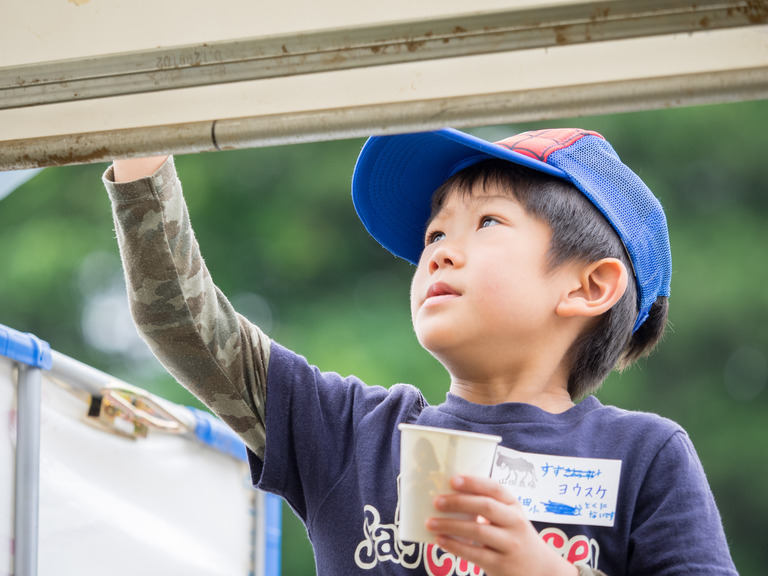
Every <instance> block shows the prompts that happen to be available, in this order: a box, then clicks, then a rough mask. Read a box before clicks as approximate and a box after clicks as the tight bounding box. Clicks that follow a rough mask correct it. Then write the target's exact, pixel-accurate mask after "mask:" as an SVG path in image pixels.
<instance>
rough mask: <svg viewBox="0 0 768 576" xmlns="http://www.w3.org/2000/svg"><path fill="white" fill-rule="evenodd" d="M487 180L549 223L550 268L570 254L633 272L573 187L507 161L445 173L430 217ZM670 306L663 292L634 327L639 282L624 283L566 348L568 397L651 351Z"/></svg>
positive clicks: (613, 236)
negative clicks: (607, 307)
mask: <svg viewBox="0 0 768 576" xmlns="http://www.w3.org/2000/svg"><path fill="white" fill-rule="evenodd" d="M489 186H497V187H498V188H499V189H501V190H504V191H506V192H508V193H509V194H510V196H512V197H513V198H514V199H515V200H517V201H518V202H519V203H520V205H521V206H522V207H523V209H524V210H525V211H526V213H528V214H529V215H531V216H533V217H534V218H538V219H540V220H542V221H544V222H546V223H547V224H548V225H549V226H550V228H551V229H552V240H551V245H550V247H549V258H548V262H547V269H548V270H549V271H554V270H556V269H557V268H558V267H559V266H562V265H563V264H565V263H566V262H571V261H574V260H581V261H584V262H595V261H597V260H600V259H602V258H618V259H619V260H620V261H621V262H622V263H623V264H624V266H626V268H627V271H628V272H629V273H630V274H632V270H633V269H632V263H631V261H630V259H629V255H628V254H627V251H626V249H625V248H624V244H623V243H622V241H621V239H620V238H619V235H618V234H617V233H616V231H615V230H614V229H613V227H612V226H611V224H610V223H609V222H608V221H607V220H606V219H605V217H604V216H603V215H602V214H601V213H600V211H599V210H598V209H597V208H596V207H595V206H594V204H592V203H591V202H590V201H589V200H588V199H587V197H586V196H584V194H582V193H581V191H580V190H579V189H578V188H576V187H575V186H574V185H573V184H571V183H570V182H567V181H565V180H562V179H559V178H555V177H553V176H549V175H547V174H544V173H542V172H537V171H535V170H532V169H530V168H526V167H523V166H519V165H517V164H513V163H511V162H506V161H504V160H496V159H491V160H483V161H481V162H478V163H476V164H473V165H471V166H469V167H467V168H465V169H463V170H461V171H460V172H458V173H456V174H455V175H453V176H452V177H451V178H449V179H448V180H447V181H446V182H444V183H443V185H442V186H440V187H439V188H438V189H437V190H436V191H435V193H434V195H433V196H432V217H434V216H435V215H436V214H437V212H438V211H439V210H440V208H441V207H442V205H443V203H444V202H445V199H446V197H447V196H448V195H449V193H453V192H459V193H461V194H463V195H467V196H468V195H471V194H472V191H473V190H474V189H475V188H476V187H479V188H480V189H482V190H486V189H487V188H488V187H489ZM430 220H431V218H430ZM632 277H633V278H634V275H632ZM667 309H668V304H667V299H666V298H664V297H660V298H658V299H657V300H656V302H655V303H654V304H653V306H652V307H651V310H650V314H649V317H648V318H647V319H646V320H645V322H644V323H643V324H642V325H641V326H640V327H639V328H638V329H637V330H636V331H635V333H634V334H633V333H632V329H633V327H634V325H635V320H636V319H637V315H638V297H637V286H636V283H635V282H628V283H627V290H626V292H625V293H624V295H623V296H622V298H621V299H620V300H619V302H617V303H616V304H615V305H614V306H613V307H612V308H611V309H610V310H608V311H607V312H606V313H604V314H602V315H601V316H599V317H598V318H595V320H594V321H593V322H592V323H591V324H590V325H589V327H588V328H587V329H586V330H585V331H584V332H583V333H582V334H581V335H580V336H579V337H578V338H577V339H576V340H575V341H574V343H573V344H572V346H571V348H570V350H569V351H568V355H569V358H570V361H571V362H570V364H571V367H570V374H569V377H568V393H569V394H570V395H571V398H574V399H576V398H581V397H583V396H586V395H587V394H590V393H592V392H594V391H595V390H597V389H598V388H599V387H600V385H601V384H602V382H603V380H604V379H605V377H606V376H607V375H608V374H609V373H610V372H611V370H613V369H614V368H616V369H619V370H622V369H624V368H626V367H627V366H629V365H630V364H632V363H633V362H634V361H636V360H638V359H640V358H642V357H644V356H647V355H648V354H650V353H651V351H652V350H653V349H654V347H655V346H656V344H657V343H658V342H659V341H660V340H661V338H662V336H663V334H664V329H665V327H666V323H667Z"/></svg>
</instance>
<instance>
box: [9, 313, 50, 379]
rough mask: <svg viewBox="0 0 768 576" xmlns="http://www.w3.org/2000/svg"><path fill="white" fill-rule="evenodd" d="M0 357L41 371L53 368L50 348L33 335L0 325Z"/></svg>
mask: <svg viewBox="0 0 768 576" xmlns="http://www.w3.org/2000/svg"><path fill="white" fill-rule="evenodd" d="M0 356H6V357H7V358H10V359H11V360H15V361H16V362H21V363H23V364H28V365H29V366H34V367H36V368H42V369H43V370H50V369H51V367H52V366H53V357H52V356H51V346H50V344H48V342H46V341H45V340H41V339H40V338H38V337H37V336H35V335H34V334H29V333H25V332H19V331H18V330H14V329H13V328H8V326H4V325H3V324H0Z"/></svg>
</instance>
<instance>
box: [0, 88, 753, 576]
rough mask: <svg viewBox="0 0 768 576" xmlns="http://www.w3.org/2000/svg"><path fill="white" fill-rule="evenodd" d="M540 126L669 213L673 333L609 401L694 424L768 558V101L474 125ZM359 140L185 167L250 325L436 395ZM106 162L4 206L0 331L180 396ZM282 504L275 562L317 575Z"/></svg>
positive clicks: (25, 190) (608, 391) (337, 366)
mask: <svg viewBox="0 0 768 576" xmlns="http://www.w3.org/2000/svg"><path fill="white" fill-rule="evenodd" d="M546 126H579V127H582V128H588V129H593V130H597V131H598V132H600V133H602V134H604V135H605V136H606V137H607V139H608V140H609V141H610V142H611V143H612V144H613V146H614V148H615V149H616V150H617V152H618V153H619V154H620V155H621V157H622V159H623V160H624V161H625V162H626V163H627V164H629V165H630V166H631V167H632V168H633V169H634V170H635V171H636V172H637V173H638V174H640V176H641V177H642V178H643V179H644V180H645V181H646V183H647V184H648V185H649V186H650V188H651V189H652V190H654V192H655V193H656V195H657V196H658V197H659V198H660V200H661V202H662V204H663V205H664V207H665V209H666V212H667V217H668V221H669V226H670V236H671V244H672V255H673V280H672V296H671V299H670V320H671V330H670V331H669V333H668V335H667V337H666V340H665V341H664V342H663V343H662V344H661V346H660V348H659V350H658V351H657V352H656V353H654V355H652V356H651V357H650V358H649V359H647V360H645V361H643V362H641V363H640V365H638V366H636V367H634V368H631V369H629V370H628V371H626V372H624V373H623V374H613V375H611V376H610V377H609V378H608V381H607V382H606V383H605V385H604V387H603V389H602V390H601V391H600V392H599V393H598V396H599V397H600V399H601V400H602V401H603V402H604V403H611V404H616V405H618V406H621V407H623V408H628V409H633V410H645V411H652V412H656V413H659V414H662V415H663V416H666V417H668V418H671V419H673V420H676V421H677V422H679V423H680V424H681V425H682V426H683V427H684V428H686V430H687V431H688V432H689V434H690V436H691V438H692V440H693V442H694V445H695V446H696V448H697V450H698V452H699V455H700V457H701V460H702V462H703V465H704V468H705V470H706V472H707V475H708V478H709V481H710V484H711V487H712V490H713V492H714V494H715V498H716V500H717V502H718V505H719V507H720V510H721V513H722V516H723V522H724V524H725V528H726V534H727V535H728V538H729V542H730V545H731V550H732V553H733V557H734V560H735V561H736V565H737V568H738V569H739V571H740V573H741V574H743V575H745V576H746V575H758V574H762V573H763V570H764V567H765V566H766V565H768V546H766V544H765V540H766V535H767V534H768V520H766V519H767V518H768V496H767V495H766V491H765V489H764V485H765V480H766V478H768V442H766V439H767V436H768V419H767V418H766V416H768V392H767V391H766V383H767V382H768V257H767V256H766V248H767V247H768V226H766V224H767V223H768V193H767V192H768V190H767V187H766V184H765V165H766V162H767V161H768V156H766V150H768V131H767V130H766V127H768V101H757V102H745V103H737V104H721V105H715V106H701V107H691V108H680V109H666V110H657V111H649V112H637V113H626V114H617V115H610V116H595V117H585V118H576V119H565V120H558V121H554V122H546V123H542V122H535V123H521V124H518V125H515V126H495V127H482V128H477V129H474V130H470V131H472V132H474V133H476V134H478V135H480V136H482V137H485V138H488V139H490V140H495V139H500V138H502V137H504V136H507V135H510V134H512V133H515V132H519V131H522V130H528V129H534V128H540V127H546ZM362 143H363V140H362V139H355V140H343V141H335V142H324V143H318V144H303V145H292V146H283V147H274V148H262V149H253V150H241V151H231V152H221V153H212V154H201V155H194V156H183V157H178V158H177V165H178V169H179V173H180V175H181V179H182V182H183V183H184V187H185V194H186V197H187V201H188V203H189V209H190V214H191V218H192V222H193V226H194V228H195V231H196V234H197V237H198V240H199V242H200V245H201V249H202V253H203V256H204V257H205V259H206V262H207V264H208V266H209V268H210V269H211V272H212V275H213V278H214V280H215V281H216V283H217V284H218V285H219V287H220V288H221V289H222V290H223V291H224V293H225V294H227V295H228V297H229V298H230V299H231V300H232V301H233V302H234V303H235V306H236V307H237V308H238V309H239V310H240V311H241V312H242V313H244V314H245V315H246V316H248V317H249V318H251V319H252V320H253V321H255V322H257V323H258V324H259V325H260V326H262V328H264V329H265V330H266V332H267V333H268V334H269V335H270V336H271V337H273V338H275V339H276V340H278V341H280V342H281V343H282V344H284V345H286V346H288V347H290V348H293V349H294V350H297V351H298V352H300V353H301V354H303V355H305V356H306V357H307V358H308V359H309V360H310V361H311V362H313V363H315V364H317V365H318V366H320V367H321V368H322V369H326V370H335V371H337V372H340V373H344V374H348V373H354V374H357V375H358V376H360V377H361V378H362V379H363V380H365V381H366V382H368V383H370V384H382V385H391V384H393V383H396V382H410V383H413V384H416V385H418V386H420V387H421V388H422V389H423V390H424V392H425V394H426V396H427V397H428V399H429V400H430V401H432V402H440V401H441V400H442V399H443V398H444V395H445V392H446V390H447V386H448V378H447V376H446V374H445V373H444V371H443V369H442V368H441V367H440V365H439V364H438V363H437V362H436V361H434V360H433V359H432V358H431V357H430V356H429V355H428V354H427V353H426V352H424V351H423V350H422V349H421V348H420V347H419V345H418V343H417V342H416V339H415V337H414V336H413V334H412V330H411V325H410V318H409V312H408V304H407V302H408V287H409V281H410V275H411V273H412V271H413V268H412V267H411V266H410V265H408V264H407V263H405V262H403V261H400V260H397V259H396V258H394V257H392V256H391V255H389V253H388V252H386V251H385V250H383V249H381V248H380V247H379V246H378V245H377V244H376V242H375V241H374V240H372V239H371V238H370V237H369V236H368V235H367V233H366V232H365V231H364V229H363V227H362V225H361V224H360V223H359V221H358V220H357V217H356V216H355V213H354V208H353V206H352V202H351V200H350V191H349V188H350V179H351V174H352V168H353V166H354V162H355V159H356V157H357V153H358V151H359V149H360V147H361V145H362ZM105 168H106V165H105V164H96V165H88V166H74V167H61V168H48V169H46V170H44V171H43V172H41V173H40V174H39V175H37V176H35V177H34V178H33V179H32V180H30V181H29V182H28V183H26V184H25V185H24V186H22V187H21V188H20V189H19V190H17V191H16V192H14V193H13V194H11V195H10V196H8V197H7V198H5V199H4V200H2V202H1V203H0V302H2V304H0V323H2V324H5V325H7V326H10V327H12V328H15V329H17V330H21V331H24V332H32V333H34V334H36V335H37V336H39V337H41V338H43V339H44V340H47V341H48V342H50V344H51V345H52V347H54V348H55V349H56V350H58V351H59V352H62V353H64V354H67V355H69V356H72V357H74V358H77V359H78V360H81V361H83V362H85V363H87V364H90V365H92V366H95V367H97V368H100V369H102V370H104V371H107V372H110V373H112V374H114V375H115V376H118V377H119V378H122V379H124V380H126V381H127V382H130V383H132V384H135V385H138V386H141V387H144V388H146V389H148V390H150V391H152V392H155V393H158V394H160V395H162V396H165V397H167V398H170V399H171V400H173V401H176V402H179V403H183V404H190V405H197V406H199V404H198V403H197V401H196V400H195V399H194V398H192V397H191V396H190V395H189V394H188V393H187V392H186V391H185V390H183V389H181V388H180V387H179V386H178V385H177V384H176V383H175V382H173V380H172V379H171V378H170V377H169V376H168V375H167V374H165V372H164V371H163V370H162V368H161V367H160V366H159V364H158V363H157V362H156V361H155V360H154V359H153V358H152V357H151V356H150V354H149V353H148V351H147V349H146V347H145V346H144V344H143V343H142V342H141V341H140V340H139V339H138V337H137V336H136V332H135V329H134V328H133V326H132V324H131V321H130V318H129V317H128V314H127V304H126V300H125V288H124V283H123V279H122V273H121V267H120V261H119V256H118V252H117V244H116V240H115V238H114V231H113V226H112V221H111V215H110V207H109V201H108V199H107V196H106V193H105V192H104V190H103V186H102V184H101V182H100V177H101V174H102V172H103V171H104V170H105ZM313 570H314V568H313V561H312V556H311V549H310V547H309V544H308V542H307V539H306V534H305V532H304V529H303V527H302V526H301V524H300V523H299V522H298V521H297V520H296V519H295V517H294V516H293V514H292V513H291V512H290V511H289V510H288V509H287V508H286V512H285V514H284V531H283V573H284V574H285V575H286V576H292V575H305V574H310V573H313Z"/></svg>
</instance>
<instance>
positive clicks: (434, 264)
mask: <svg viewBox="0 0 768 576" xmlns="http://www.w3.org/2000/svg"><path fill="white" fill-rule="evenodd" d="M462 262H463V256H462V255H461V253H460V252H459V251H458V250H456V249H455V248H452V247H451V246H450V245H449V243H448V242H445V241H443V242H441V243H440V246H438V247H437V249H435V251H434V252H433V253H432V257H431V258H430V259H429V272H430V274H434V273H435V272H437V271H438V270H440V269H441V268H448V267H453V268H455V267H456V266H460V265H461V264H462Z"/></svg>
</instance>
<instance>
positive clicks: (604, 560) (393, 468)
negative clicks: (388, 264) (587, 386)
mask: <svg viewBox="0 0 768 576" xmlns="http://www.w3.org/2000/svg"><path fill="white" fill-rule="evenodd" d="M266 414H267V426H266V428H267V444H266V451H265V456H264V461H263V462H261V461H260V460H258V459H257V458H255V457H253V456H252V455H251V456H252V457H251V471H252V474H253V479H254V482H255V483H257V485H258V487H259V488H261V489H263V490H266V491H268V492H273V493H276V494H279V495H280V496H282V497H283V498H285V500H286V501H287V502H288V503H289V504H290V506H291V507H292V508H293V510H294V511H295V512H296V514H297V515H298V516H299V517H300V518H301V520H302V521H303V522H304V524H305V526H306V527H307V533H308V535H309V538H310V540H311V541H312V544H313V548H314V553H315V561H316V564H317V572H318V574H319V575H321V576H322V575H334V576H336V575H339V574H344V575H349V574H388V575H392V574H408V575H413V574H432V575H438V574H439V575H444V576H449V575H462V574H471V575H473V576H478V575H480V574H482V571H480V569H479V568H477V567H474V566H472V565H467V563H466V562H463V561H462V560H460V559H458V558H455V557H454V556H452V555H450V554H448V553H446V552H444V551H442V550H440V549H439V548H437V547H436V546H434V545H431V544H419V543H411V542H402V541H400V540H399V539H398V537H397V509H398V489H397V486H398V483H397V482H398V474H399V469H400V462H399V459H400V433H399V431H398V429H397V425H398V424H399V423H401V422H406V423H412V424H421V425H426V426H437V427H442V428H452V429H459V430H468V431H473V432H481V433H487V434H495V435H498V436H501V437H502V441H501V447H502V448H501V449H502V450H503V449H513V450H515V451H519V452H522V453H530V454H544V455H552V456H553V458H554V457H568V458H571V457H579V458H590V459H595V458H597V459H606V460H609V461H620V475H619V481H618V490H617V493H618V496H617V500H616V502H615V508H613V509H612V513H611V514H612V521H613V525H612V526H599V525H598V526H596V525H591V523H590V522H588V521H585V523H584V524H579V523H573V520H571V521H570V522H569V523H562V524H560V523H556V522H555V523H552V522H539V521H534V526H535V527H536V529H537V530H538V531H539V533H540V534H541V535H542V537H543V538H544V539H545V540H546V541H547V542H549V543H550V544H551V545H552V546H553V547H554V548H555V549H556V550H557V551H558V552H560V553H561V554H562V555H563V556H564V557H566V558H568V559H570V560H571V561H576V562H581V563H584V564H587V565H589V566H591V567H592V568H597V569H599V570H601V571H603V572H605V573H606V574H607V575H608V576H622V575H625V574H626V575H643V576H649V575H671V574H728V575H734V574H736V570H735V568H734V566H733V562H732V560H731V557H730V554H729V551H728V546H727V544H726V540H725V536H724V534H723V529H722V524H721V520H720V515H719V513H718V510H717V508H716V506H715V502H714V499H713V497H712V493H711V491H710V489H709V486H708V483H707V480H706V478H705V475H704V471H703V470H702V467H701V464H700V461H699V458H698V456H697V455H696V452H695V451H694V448H693V446H692V444H691V442H690V440H689V438H688V436H687V434H686V433H685V431H684V430H683V429H682V428H680V427H679V426H678V425H677V424H675V423H673V422H671V421H669V420H667V419H664V418H661V417H659V416H656V415H653V414H646V413H638V412H629V411H625V410H620V409H618V408H613V407H610V406H603V405H602V404H601V403H600V402H599V401H598V400H597V399H596V398H594V397H588V398H586V399H585V400H583V401H582V402H581V403H579V404H578V405H576V406H574V407H573V408H571V409H570V410H568V411H566V412H564V413H561V414H550V413H548V412H545V411H543V410H540V409H539V408H536V407H535V406H531V405H528V404H520V403H508V404H499V405H494V406H483V405H477V404H472V403H470V402H467V401H465V400H463V399H461V398H459V397H457V396H454V395H452V394H448V395H447V397H446V401H445V402H444V403H443V404H440V405H439V406H430V405H428V404H427V402H426V401H425V399H424V397H423V396H422V394H421V393H420V392H419V390H418V389H417V388H415V387H413V386H409V385H402V384H398V385H395V386H393V387H392V388H390V389H386V388H383V387H376V386H367V385H366V384H364V383H363V382H361V381H360V380H359V379H357V378H355V377H347V378H344V377H341V376H339V375H338V374H335V373H327V372H321V371H320V370H318V369H317V368H316V367H313V366H311V365H309V364H308V363H307V361H306V360H305V359H304V358H302V357H301V356H298V355H296V354H294V353H293V352H291V351H289V350H287V349H285V348H283V347H281V346H279V345H278V344H276V343H273V344H272V351H271V357H270V363H269V372H268V380H267V404H266ZM542 472H543V473H546V472H547V471H546V470H544V471H542V470H539V475H541V474H542ZM572 487H573V486H572Z"/></svg>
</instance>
